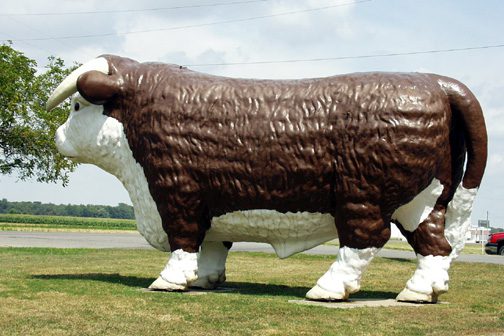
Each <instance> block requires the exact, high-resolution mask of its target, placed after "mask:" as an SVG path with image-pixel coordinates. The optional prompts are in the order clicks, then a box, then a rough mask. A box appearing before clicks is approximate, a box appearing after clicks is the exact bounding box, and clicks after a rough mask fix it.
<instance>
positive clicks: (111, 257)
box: [0, 248, 504, 336]
mask: <svg viewBox="0 0 504 336" xmlns="http://www.w3.org/2000/svg"><path fill="white" fill-rule="evenodd" d="M166 259H167V255H166V254H165V253H161V252H157V251H154V250H108V249H107V250H90V249H42V248H0V334H2V335H443V336H448V335H499V334H502V333H504V300H503V299H502V298H503V297H504V286H502V282H501V279H503V278H504V266H498V265H484V264H468V263H455V264H454V265H453V267H452V269H451V271H450V276H451V284H450V291H449V292H448V293H447V294H444V295H443V296H441V301H444V302H449V304H438V305H424V306H420V307H412V308H404V307H401V308H397V307H395V308H393V307H391V308H358V309H351V310H339V309H327V308H323V307H313V306H301V305H295V304H292V303H288V300H291V299H301V298H303V296H304V294H305V293H306V291H308V290H309V289H310V288H311V286H312V285H313V284H314V283H315V282H316V280H317V279H318V277H320V276H321V275H322V274H323V273H324V272H325V271H326V270H327V268H328V267H329V266H330V264H331V263H332V262H333V259H334V257H327V256H308V255H296V256H294V257H291V258H289V259H286V260H279V259H277V258H276V257H275V256H273V255H270V254H259V253H238V252H236V253H231V254H230V257H229V260H228V264H227V269H228V271H227V277H228V283H227V284H226V286H228V287H231V288H234V289H235V290H234V291H232V292H227V293H209V294H206V295H189V294H183V293H152V292H143V291H141V289H142V288H145V287H147V286H148V285H149V284H150V283H151V282H152V281H153V280H154V279H155V277H156V276H157V274H158V273H159V271H160V270H161V269H162V268H163V266H164V264H165V262H166ZM414 269H415V263H414V262H413V261H408V260H391V259H382V258H377V259H376V260H374V261H373V263H372V264H371V265H370V267H369V268H368V270H367V273H366V274H365V277H364V279H363V283H362V290H361V292H360V293H358V294H356V295H354V297H368V298H394V297H395V295H396V294H397V293H398V292H399V291H400V290H401V289H402V288H403V286H404V284H405V282H406V281H407V280H408V278H409V277H410V276H411V275H412V273H413V271H414Z"/></svg>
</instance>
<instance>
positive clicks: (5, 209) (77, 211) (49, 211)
mask: <svg viewBox="0 0 504 336" xmlns="http://www.w3.org/2000/svg"><path fill="white" fill-rule="evenodd" d="M0 214H25V215H46V216H73V217H94V218H120V219H134V218H135V215H134V212H133V207H132V206H131V205H128V204H125V203H119V204H118V205H117V206H109V205H90V204H88V205H83V204H80V205H74V204H52V203H41V202H9V201H7V200H6V199H5V198H4V199H1V200H0Z"/></svg>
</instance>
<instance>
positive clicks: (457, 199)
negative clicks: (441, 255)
mask: <svg viewBox="0 0 504 336" xmlns="http://www.w3.org/2000/svg"><path fill="white" fill-rule="evenodd" d="M477 192H478V188H474V189H466V188H464V186H462V183H461V184H460V185H459V186H458V188H457V191H456V192H455V195H454V196H453V200H452V201H451V202H450V204H448V209H447V211H446V215H445V237H446V239H448V242H449V243H450V245H451V247H452V252H451V254H450V258H451V260H454V259H456V258H457V257H458V256H459V254H460V252H461V251H462V249H463V248H464V246H465V242H466V234H467V230H468V229H469V226H470V225H471V212H472V205H473V202H474V198H475V197H476V193H477Z"/></svg>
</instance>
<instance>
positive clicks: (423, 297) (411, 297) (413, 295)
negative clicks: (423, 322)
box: [396, 288, 439, 303]
mask: <svg viewBox="0 0 504 336" xmlns="http://www.w3.org/2000/svg"><path fill="white" fill-rule="evenodd" d="M438 296H439V294H438V293H435V292H432V293H430V294H425V293H419V292H415V291H412V290H411V289H408V288H404V289H403V290H402V292H401V293H399V295H397V298H396V300H397V301H402V302H414V303H436V302H437V300H438Z"/></svg>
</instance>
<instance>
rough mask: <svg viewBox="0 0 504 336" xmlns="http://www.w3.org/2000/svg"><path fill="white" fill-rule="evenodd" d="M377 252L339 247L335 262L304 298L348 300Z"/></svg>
mask: <svg viewBox="0 0 504 336" xmlns="http://www.w3.org/2000/svg"><path fill="white" fill-rule="evenodd" d="M379 250H380V249H379V248H377V247H368V248H365V249H355V248H351V247H346V246H344V247H341V248H340V249H339V252H338V256H337V257H336V261H335V262H334V263H333V264H332V265H331V267H330V268H329V270H328V271H327V272H326V273H325V274H324V275H323V276H322V277H321V278H320V279H319V280H318V281H317V284H316V285H315V287H313V288H312V289H311V290H310V291H309V292H308V293H306V298H308V299H310V300H323V301H334V300H346V299H348V296H349V295H350V294H351V293H355V292H357V291H358V290H359V289H360V280H361V276H362V273H363V272H364V271H365V270H366V268H367V266H368V265H369V262H370V261H371V260H372V259H373V257H374V256H375V255H376V254H377V253H378V251H379Z"/></svg>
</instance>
